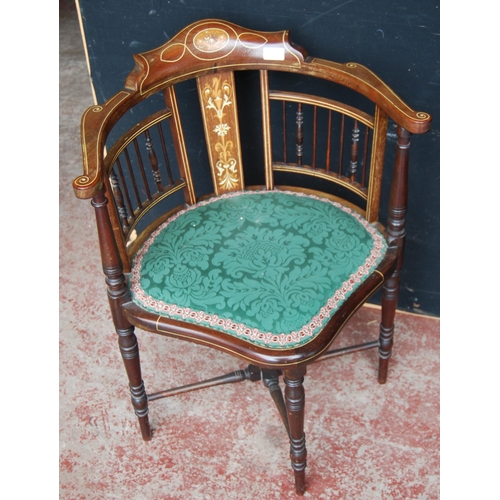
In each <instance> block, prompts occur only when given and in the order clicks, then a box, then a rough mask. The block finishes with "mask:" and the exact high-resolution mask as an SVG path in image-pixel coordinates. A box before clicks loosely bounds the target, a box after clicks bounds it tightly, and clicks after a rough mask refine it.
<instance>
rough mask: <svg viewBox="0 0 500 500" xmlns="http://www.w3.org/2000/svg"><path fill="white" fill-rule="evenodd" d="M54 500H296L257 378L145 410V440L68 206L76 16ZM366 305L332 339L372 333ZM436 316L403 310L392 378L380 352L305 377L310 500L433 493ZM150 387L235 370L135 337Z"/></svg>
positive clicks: (74, 130) (96, 279) (73, 66)
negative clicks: (383, 377) (382, 378)
mask: <svg viewBox="0 0 500 500" xmlns="http://www.w3.org/2000/svg"><path fill="white" fill-rule="evenodd" d="M60 52H61V54H60V65H61V68H60V137H61V139H60V142H61V150H60V169H61V170H60V498H61V499H63V500H66V499H67V500H70V499H71V500H73V499H75V500H76V499H82V500H83V499H85V500H94V499H95V500H103V499H119V500H121V499H127V500H150V499H186V500H188V499H222V500H224V499H228V500H229V499H238V500H243V499H254V498H255V499H265V500H267V499H286V498H295V497H296V495H295V492H294V485H293V477H292V472H291V467H290V462H289V458H288V442H287V438H286V435H285V432H284V429H283V428H282V424H281V422H280V420H279V416H278V413H277V411H276V409H275V408H274V406H273V403H272V401H271V399H270V397H269V395H268V392H267V389H266V388H265V387H264V386H263V385H262V384H261V383H250V382H245V383H241V384H236V385H230V386H220V387H214V388H210V389H206V390H202V391H198V392H193V393H189V394H185V395H181V396H176V397H173V398H168V399H163V400H160V401H156V402H153V403H151V406H150V419H151V422H152V425H153V428H154V430H155V434H154V437H153V440H152V441H150V442H149V443H145V442H144V441H142V439H141V436H140V432H139V429H138V425H137V423H136V419H135V415H134V413H133V410H132V407H131V404H130V402H129V394H128V388H127V381H126V377H125V372H124V369H123V366H122V362H121V358H120V355H119V352H118V347H117V342H116V338H115V334H114V333H113V328H112V324H111V317H110V313H109V310H108V307H107V299H106V293H105V286H104V279H103V275H102V271H101V268H100V260H99V254H98V249H97V246H96V241H97V235H96V230H95V224H94V219H93V210H92V208H91V206H90V204H89V203H88V202H82V201H80V200H77V199H76V198H75V197H74V195H73V192H72V189H71V181H72V179H73V178H74V177H76V176H77V175H79V174H80V169H81V165H80V158H81V154H80V146H79V121H80V116H81V114H82V112H83V111H84V109H85V108H86V107H87V106H90V105H92V104H93V101H92V95H91V91H90V85H89V79H88V74H87V67H86V63H85V59H84V53H83V46H82V41H81V38H80V32H79V26H78V21H77V16H76V11H75V10H74V8H73V9H71V8H69V9H63V10H61V18H60ZM378 322H379V310H378V309H377V308H373V307H365V308H363V309H362V310H361V311H360V314H359V315H358V316H357V318H356V319H354V320H351V322H350V323H349V324H348V325H347V327H346V328H345V332H344V334H343V335H342V338H341V339H340V340H339V344H338V345H348V344H353V343H358V342H364V341H368V340H372V339H374V338H376V337H377V329H378ZM439 327H440V324H439V319H437V318H428V317H420V316H416V315H409V314H405V313H401V314H398V317H397V332H396V335H397V336H396V345H395V348H394V355H393V359H392V364H391V367H390V372H389V381H388V383H387V384H386V385H384V386H381V385H379V384H378V382H377V380H376V368H377V355H376V351H374V350H371V351H365V352H361V353H356V354H353V355H349V356H343V357H341V358H336V359H333V360H330V361H325V362H322V363H317V364H315V365H312V366H311V367H310V368H309V370H308V374H307V376H306V381H305V389H306V423H305V427H306V436H307V448H308V468H307V477H308V483H309V484H308V491H307V492H306V495H305V498H314V499H335V498H338V499H352V500H371V499H384V500H390V499H393V500H401V499H404V500H408V499H415V500H425V499H437V498H439V482H440V481H439V477H440V472H439V432H440V425H439V410H440V408H439ZM138 338H139V342H140V347H141V357H142V361H143V370H144V373H143V375H144V380H145V383H146V389H147V390H149V391H150V392H155V391H158V390H162V389H166V388H169V387H173V386H176V385H181V384H184V383H190V382H194V381H196V380H199V379H202V378H209V377H212V376H216V375H219V374H222V373H225V372H227V371H232V370H234V369H238V368H244V364H243V363H241V362H240V361H238V360H237V359H234V358H231V357H230V356H228V355H226V354H223V353H218V352H212V351H209V350H207V349H206V348H203V347H200V346H195V345H191V344H189V343H186V342H182V341H178V340H173V339H165V338H159V337H156V336H153V335H152V334H146V333H141V332H138Z"/></svg>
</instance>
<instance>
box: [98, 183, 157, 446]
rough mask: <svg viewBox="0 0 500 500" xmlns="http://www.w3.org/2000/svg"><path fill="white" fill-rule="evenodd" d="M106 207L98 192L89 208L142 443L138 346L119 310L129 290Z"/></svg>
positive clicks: (147, 431) (144, 421) (144, 412)
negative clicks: (91, 213) (96, 233)
mask: <svg viewBox="0 0 500 500" xmlns="http://www.w3.org/2000/svg"><path fill="white" fill-rule="evenodd" d="M107 204H108V200H107V199H106V197H105V196H104V192H102V191H101V192H99V193H97V194H96V195H95V196H94V198H93V199H92V206H93V207H94V209H95V214H96V220H97V231H98V235H99V244H100V248H101V258H102V268H103V271H104V275H105V276H106V284H107V285H108V299H109V305H110V308H111V315H112V317H113V323H114V325H115V329H116V333H117V334H118V345H119V346H120V352H121V355H122V358H123V363H124V365H125V370H126V372H127V376H128V379H129V384H130V393H131V396H132V405H133V406H134V409H135V414H136V415H137V417H138V418H139V425H140V428H141V433H142V437H143V439H144V440H145V441H149V440H150V439H151V428H150V425H149V419H148V400H147V396H146V390H145V388H144V382H143V381H142V376H141V366H140V360H139V347H138V344H137V338H136V336H135V334H134V326H133V325H131V324H130V323H129V322H128V321H127V320H126V319H125V316H124V315H123V312H122V309H121V305H122V304H123V303H124V302H128V301H129V300H130V297H129V290H128V288H127V286H126V283H125V276H124V275H123V266H122V263H121V260H120V257H119V253H118V248H117V246H116V242H115V240H114V237H113V229H112V226H111V221H110V219H109V214H108V210H107V207H106V205H107Z"/></svg>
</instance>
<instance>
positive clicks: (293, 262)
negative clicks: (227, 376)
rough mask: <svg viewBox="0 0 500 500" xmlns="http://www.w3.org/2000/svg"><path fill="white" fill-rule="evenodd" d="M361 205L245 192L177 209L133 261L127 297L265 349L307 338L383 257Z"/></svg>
mask: <svg viewBox="0 0 500 500" xmlns="http://www.w3.org/2000/svg"><path fill="white" fill-rule="evenodd" d="M386 249H387V246H386V242H385V239H384V238H383V236H382V235H381V234H380V233H379V232H378V231H377V230H376V229H375V228H374V227H372V226H371V225H370V224H369V223H368V222H367V221H366V220H365V219H364V218H363V217H361V216H360V215H359V214H358V213H356V212H354V211H352V210H351V209H349V208H346V207H344V206H342V205H340V204H339V203H336V202H332V201H330V200H327V199H324V198H319V197H316V196H312V195H305V194H302V193H292V192H285V191H244V192H236V193H230V194H225V195H222V196H219V197H216V198H211V199H209V200H208V201H202V202H200V203H198V204H196V205H192V206H190V207H188V208H187V209H185V210H182V211H180V212H178V213H176V214H175V215H174V216H173V217H171V218H170V219H168V220H167V221H166V222H165V223H163V224H162V225H161V226H159V227H158V229H157V230H156V231H155V232H154V233H152V234H151V236H150V237H149V238H148V239H147V240H146V242H145V243H144V244H143V246H142V247H141V248H140V249H139V251H138V252H137V254H136V257H135V259H134V263H133V268H132V276H131V291H132V298H133V300H134V302H136V303H137V304H138V305H140V306H141V307H143V308H145V309H147V310H150V311H154V312H157V313H158V314H159V315H162V316H168V317H171V318H174V319H181V320H184V321H186V322H189V323H196V324H200V325H204V326H209V327H211V328H214V329H217V330H221V331H223V332H226V333H228V334H230V335H233V336H236V337H239V338H241V339H244V340H246V341H248V342H251V343H254V344H257V345H259V346H265V347H267V348H277V349H280V348H281V349H283V348H290V347H294V346H298V345H302V344H305V343H306V342H309V341H310V340H312V339H313V338H314V337H315V336H316V335H317V334H318V333H319V332H320V331H321V328H322V327H323V326H324V325H325V324H326V323H327V322H328V320H329V319H330V318H331V316H332V315H333V314H334V313H335V311H336V309H338V307H339V306H340V305H341V304H342V303H343V301H345V300H346V298H347V297H348V296H349V295H350V294H352V292H353V291H354V290H355V289H356V288H357V287H358V286H359V285H360V284H361V283H362V282H363V281H364V280H365V279H366V278H367V277H368V276H369V275H370V274H371V273H373V272H374V270H375V268H376V267H377V265H378V264H379V262H380V261H381V260H382V258H383V257H384V255H385V252H386Z"/></svg>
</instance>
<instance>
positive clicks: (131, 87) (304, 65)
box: [73, 19, 432, 198]
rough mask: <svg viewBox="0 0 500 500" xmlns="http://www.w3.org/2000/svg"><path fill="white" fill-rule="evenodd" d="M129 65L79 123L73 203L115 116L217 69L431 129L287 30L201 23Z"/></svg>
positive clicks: (88, 181)
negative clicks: (261, 74)
mask: <svg viewBox="0 0 500 500" xmlns="http://www.w3.org/2000/svg"><path fill="white" fill-rule="evenodd" d="M134 60H135V68H134V69H133V70H132V72H131V73H130V74H129V75H128V77H127V79H126V81H125V88H124V90H122V91H120V92H118V93H117V94H116V95H114V96H113V97H111V98H110V99H109V100H108V101H106V102H105V103H104V104H103V105H102V106H93V107H91V108H89V109H88V110H87V111H86V113H85V114H84V116H83V118H82V152H83V162H84V174H83V175H81V176H80V177H78V178H77V179H75V181H74V183H73V187H74V190H75V194H76V196H77V197H79V198H88V197H91V196H92V195H93V193H95V192H96V190H97V189H100V188H101V186H102V179H101V174H102V155H101V152H102V148H103V147H104V141H105V139H106V136H107V134H108V133H109V130H110V129H111V127H112V126H113V125H114V123H115V122H116V121H117V120H118V119H119V117H120V116H121V115H123V114H124V113H125V112H126V111H127V110H128V109H130V108H131V107H132V106H134V104H136V103H137V102H139V101H140V100H142V99H144V98H146V97H147V96H148V95H150V94H152V93H154V92H157V91H158V90H160V89H162V88H165V87H166V86H168V85H169V84H174V83H176V82H179V81H182V80H186V79H188V78H192V77H196V76H200V75H202V74H204V73H205V74H206V73H207V72H210V71H217V70H219V69H225V70H238V69H261V70H262V69H267V70H276V71H288V72H293V73H301V74H305V75H311V76H315V77H318V78H322V79H327V80H330V81H332V82H335V83H339V84H341V85H344V86H346V87H349V88H351V89H353V90H355V91H357V92H359V93H361V94H363V95H364V96H366V97H367V98H368V99H370V100H371V101H373V102H374V103H375V104H377V105H378V106H380V108H381V109H383V110H384V111H385V113H387V115H388V116H390V117H391V118H392V119H393V120H394V121H395V122H396V123H397V124H398V125H400V126H401V127H403V128H405V129H406V130H408V131H409V132H411V133H416V134H421V133H424V132H427V131H428V130H429V129H430V127H431V121H432V118H431V116H430V115H429V114H427V113H424V112H418V111H414V110H413V109H412V108H410V107H409V106H408V105H407V104H406V103H405V102H404V101H403V100H402V99H401V98H400V97H398V96H397V95H396V94H395V93H394V91H393V90H392V89H391V88H390V87H389V86H388V85H387V84H386V83H384V81H383V80H381V79H380V78H379V77H378V76H377V75H376V74H374V73H373V72H372V71H371V70H369V69H368V68H366V67H365V66H362V65H361V64H357V63H351V62H350V63H345V64H341V63H337V62H332V61H328V60H324V59H318V58H314V57H309V56H308V55H307V52H306V51H305V49H303V48H302V47H300V46H298V45H296V44H294V43H293V42H292V41H291V40H290V39H289V32H288V31H287V30H283V31H273V32H265V31H255V30H250V29H247V28H244V27H242V26H238V25H236V24H233V23H230V22H227V21H223V20H218V19H205V20H202V21H197V22H195V23H193V24H191V25H189V26H187V27H186V28H184V29H183V30H181V31H180V32H179V33H178V34H177V35H175V36H174V37H172V38H171V39H170V40H169V41H168V42H166V43H165V44H164V45H162V46H161V47H158V48H156V49H153V50H150V51H148V52H143V53H140V54H136V55H134Z"/></svg>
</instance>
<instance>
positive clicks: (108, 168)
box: [73, 19, 431, 272]
mask: <svg viewBox="0 0 500 500" xmlns="http://www.w3.org/2000/svg"><path fill="white" fill-rule="evenodd" d="M134 59H135V68H134V70H133V71H132V72H131V73H130V75H129V76H128V77H127V79H126V82H125V87H124V89H123V90H122V91H120V92H118V93H117V94H115V95H114V96H113V97H111V98H110V99H109V100H108V101H106V102H105V103H104V104H102V105H99V106H92V107H91V108H89V109H88V110H87V111H86V112H85V114H84V116H83V118H82V151H83V163H84V173H83V175H81V176H80V177H78V178H77V179H75V181H74V183H73V187H74V190H75V194H76V196H77V197H79V198H96V197H97V196H102V194H103V193H104V192H107V193H111V195H112V198H113V201H114V203H110V204H108V211H109V215H110V218H111V223H112V227H113V234H114V238H115V241H116V245H117V247H118V250H119V253H120V256H121V259H122V262H123V266H124V270H125V272H127V271H128V270H129V269H130V258H131V256H132V255H133V253H134V249H135V248H137V245H138V244H139V243H140V242H141V241H143V239H144V237H145V236H147V234H149V232H150V231H151V230H152V228H151V227H149V226H148V225H147V224H146V228H142V229H139V228H140V226H141V224H142V223H146V222H145V221H146V219H147V215H151V213H153V212H154V211H155V210H156V208H157V207H159V206H160V205H161V203H162V202H163V201H165V200H166V199H174V198H175V196H174V195H175V194H176V193H183V196H182V200H181V205H182V203H184V204H186V203H187V204H193V203H195V202H196V201H198V199H199V195H198V194H197V190H196V189H195V182H194V178H193V177H194V176H193V171H194V170H192V168H191V165H192V163H193V158H192V156H193V155H192V154H190V152H189V147H188V146H187V141H186V138H187V136H189V135H190V130H189V129H185V128H184V127H183V124H184V121H183V120H181V115H182V111H181V110H182V109H183V108H182V106H180V105H179V103H178V97H177V96H178V93H177V92H176V88H177V87H178V85H179V84H181V82H185V81H187V80H193V81H195V82H196V87H197V91H198V97H199V104H200V105H199V110H201V111H200V112H201V119H202V122H203V130H204V135H205V140H206V153H207V158H208V163H209V165H210V171H211V178H212V183H213V189H212V190H210V191H212V192H213V193H215V194H223V193H225V192H229V191H234V190H242V189H246V186H245V174H244V170H243V162H244V154H243V152H242V143H243V144H244V143H245V134H243V133H240V129H241V128H243V125H245V127H246V128H247V129H248V127H247V124H246V121H247V120H246V119H247V116H241V110H239V108H238V105H237V86H238V81H237V75H236V74H239V73H240V72H242V71H247V72H248V71H250V72H252V71H253V73H254V74H258V87H259V94H260V97H259V99H260V103H259V104H257V103H255V102H254V101H253V100H250V102H245V104H247V106H248V105H249V109H251V110H252V112H253V111H255V110H257V111H258V112H259V113H260V123H259V124H257V126H255V125H253V128H260V129H261V138H262V139H261V141H262V143H261V147H262V151H263V161H262V163H263V165H264V174H263V178H264V182H263V186H264V188H265V189H277V188H278V189H279V187H280V186H279V185H278V183H277V182H276V178H277V177H278V176H279V175H283V176H284V178H285V179H287V180H288V179H290V178H295V176H298V175H300V176H304V177H305V178H309V179H310V180H312V181H319V182H320V183H322V184H331V185H333V186H335V187H337V188H340V189H343V190H344V191H345V192H347V193H348V194H350V195H351V198H353V199H354V201H353V200H352V199H351V198H349V196H348V197H347V198H348V199H349V203H350V204H352V203H354V205H355V207H356V209H357V210H359V211H360V212H361V213H362V214H363V215H364V216H365V217H366V218H367V220H368V221H369V222H376V221H377V220H378V216H379V207H380V202H381V200H380V199H381V184H382V172H383V167H384V158H385V153H386V151H385V149H386V148H385V146H386V136H387V130H388V123H389V119H391V120H393V121H394V122H395V124H396V125H397V132H398V137H399V140H398V145H397V148H398V149H397V153H396V168H395V171H394V178H393V187H394V188H393V191H392V194H391V201H390V204H389V221H388V229H389V240H391V239H393V240H394V239H398V238H401V237H402V236H404V212H405V210H406V203H407V201H406V197H407V194H406V176H407V171H406V169H407V158H408V156H407V149H408V147H409V136H410V134H412V133H415V134H420V133H424V132H426V131H427V130H429V128H430V124H431V117H430V116H429V115H428V114H427V113H423V112H415V111H414V110H412V109H411V108H410V107H409V106H408V105H406V104H405V103H404V102H403V101H402V100H401V99H400V98H399V97H398V96H397V95H396V94H395V93H394V92H393V91H392V90H391V89H390V88H389V87H388V86H387V85H386V84H385V83H384V82H383V81H382V80H381V79H380V78H378V77H377V76H376V75H375V74H374V73H373V72H371V71H370V70H369V69H367V68H366V67H364V66H362V65H360V64H357V63H350V62H349V63H345V64H340V63H336V62H331V61H326V60H323V59H317V58H313V57H309V56H308V55H307V53H306V51H305V50H304V49H303V48H301V47H298V46H296V45H295V44H293V43H292V42H291V41H290V40H289V33H288V31H277V32H260V31H253V30H249V29H246V28H243V27H240V26H237V25H235V24H232V23H229V22H226V21H221V20H213V19H212V20H203V21H199V22H196V23H193V24H191V25H190V26H188V27H186V28H185V29H183V30H182V31H180V32H179V33H178V34H177V35H176V36H174V37H173V38H172V39H171V40H169V41H168V42H167V43H166V44H164V45H162V46H161V47H159V48H156V49H154V50H151V51H149V52H144V53H142V54H137V55H135V56H134ZM274 74H276V75H278V80H277V81H278V82H283V81H286V80H287V79H290V78H292V77H294V76H295V75H300V77H305V78H308V80H306V84H303V83H301V84H300V85H297V87H299V86H300V87H301V89H303V88H306V89H307V88H308V87H307V85H308V82H309V81H312V80H315V79H319V80H321V81H323V82H331V86H332V88H334V89H333V90H332V91H331V92H329V93H328V95H319V94H318V93H317V92H316V91H315V90H314V89H315V87H311V88H312V89H313V90H312V91H307V90H306V91H305V92H296V91H295V87H294V86H293V85H292V86H291V87H292V88H288V89H282V88H281V83H280V88H278V89H276V88H275V83H273V78H274ZM283 75H285V76H283ZM286 75H288V76H286ZM329 85H330V83H329ZM341 87H342V88H346V89H349V92H351V94H353V95H356V96H362V99H363V102H365V101H366V102H367V103H369V104H370V106H369V108H371V109H368V108H366V109H365V108H364V107H363V109H361V107H358V106H357V104H356V102H357V101H356V100H355V104H352V103H347V102H344V100H343V99H341V98H343V97H344V93H343V92H337V90H336V89H337V88H341ZM158 94H160V95H161V97H162V106H160V109H159V110H157V111H155V112H153V113H151V114H148V116H146V117H145V118H143V119H141V120H140V121H139V122H138V123H137V124H135V125H134V126H132V127H128V128H127V130H126V131H125V132H123V133H121V136H120V137H119V138H118V139H116V140H115V139H114V140H113V143H111V144H110V142H109V138H110V137H111V136H112V135H113V133H114V130H115V128H119V125H120V123H121V121H120V120H121V119H123V117H125V116H126V115H127V113H129V112H130V111H131V110H132V111H133V110H135V109H136V108H138V107H139V106H140V105H141V103H143V102H145V101H148V100H150V99H155V98H156V96H157V95H158ZM337 94H338V95H339V96H340V97H339V98H337ZM190 95H191V96H192V92H191V93H190ZM363 106H364V105H363ZM335 137H336V138H335ZM250 147H251V148H252V147H253V145H251V146H250ZM141 150H142V151H141ZM344 156H346V157H347V158H348V161H347V162H346V161H345V160H344ZM174 159H175V161H174ZM247 168H249V167H248V166H247ZM252 168H254V167H253V166H252ZM324 181H326V182H324ZM294 182H295V181H294ZM288 187H290V186H287V188H288ZM175 199H176V198H175ZM173 206H176V205H175V203H174V205H173ZM176 209H177V208H171V209H169V210H164V214H163V216H162V217H161V220H164V219H165V218H166V217H168V216H169V214H171V213H173V211H174V210H176ZM154 224H156V225H157V224H158V221H156V222H155V223H154ZM143 235H144V236H143Z"/></svg>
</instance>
